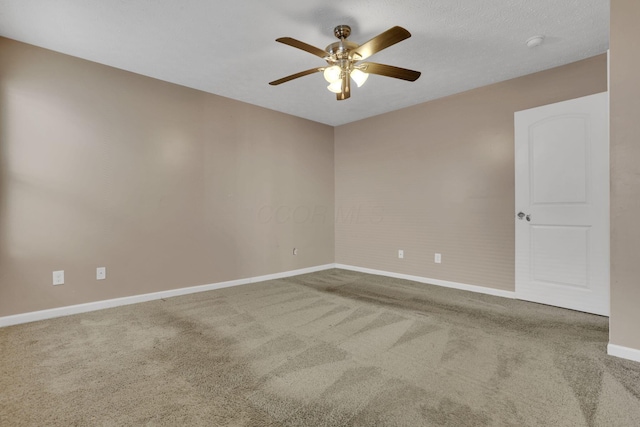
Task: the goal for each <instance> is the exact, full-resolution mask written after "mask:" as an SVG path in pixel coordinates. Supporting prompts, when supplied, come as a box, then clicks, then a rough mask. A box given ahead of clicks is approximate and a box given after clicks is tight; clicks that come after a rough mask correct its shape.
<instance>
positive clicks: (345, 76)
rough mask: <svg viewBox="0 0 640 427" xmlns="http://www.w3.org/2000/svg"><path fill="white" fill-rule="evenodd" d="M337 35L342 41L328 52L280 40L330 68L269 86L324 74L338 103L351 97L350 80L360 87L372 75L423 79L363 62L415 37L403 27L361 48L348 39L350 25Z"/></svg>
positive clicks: (338, 29) (416, 73) (417, 74)
mask: <svg viewBox="0 0 640 427" xmlns="http://www.w3.org/2000/svg"><path fill="white" fill-rule="evenodd" d="M333 34H335V36H336V37H337V38H338V39H340V41H337V42H334V43H331V44H330V45H329V46H327V47H326V48H325V50H322V49H319V48H317V47H315V46H311V45H309V44H307V43H304V42H301V41H300V40H296V39H293V38H291V37H281V38H279V39H276V41H277V42H280V43H283V44H286V45H289V46H293V47H295V48H298V49H301V50H304V51H306V52H309V53H311V54H313V55H316V56H319V57H320V58H322V59H324V60H325V61H327V64H328V66H326V67H317V68H311V69H310V70H305V71H301V72H299V73H296V74H292V75H290V76H287V77H283V78H281V79H278V80H274V81H272V82H270V83H269V84H270V85H272V86H275V85H279V84H281V83H285V82H288V81H290V80H293V79H297V78H299V77H303V76H307V75H309V74H313V73H318V72H323V73H324V78H325V79H326V80H327V82H329V86H328V87H327V89H329V90H330V91H331V92H334V93H335V94H336V97H337V99H338V101H340V100H344V99H347V98H349V97H350V96H351V80H350V78H349V77H351V78H352V79H353V80H354V81H355V82H356V85H357V86H358V87H360V86H362V85H363V84H364V82H365V81H366V80H367V78H368V77H369V74H378V75H381V76H387V77H393V78H396V79H402V80H407V81H410V82H413V81H416V80H417V79H418V77H420V72H419V71H413V70H408V69H406V68H400V67H394V66H393V65H385V64H376V63H375V62H360V61H363V60H365V59H367V58H368V57H370V56H371V55H373V54H374V53H378V52H380V51H381V50H383V49H386V48H388V47H389V46H393V45H394V44H396V43H398V42H401V41H402V40H405V39H408V38H409V37H411V33H410V32H409V31H407V30H405V29H404V28H402V27H397V26H396V27H393V28H390V29H388V30H387V31H385V32H384V33H381V34H378V35H377V36H375V37H374V38H372V39H371V40H369V41H368V42H366V43H363V44H361V45H358V44H357V43H353V42H351V41H348V40H347V37H349V35H350V34H351V27H349V26H348V25H338V26H337V27H335V28H334V30H333Z"/></svg>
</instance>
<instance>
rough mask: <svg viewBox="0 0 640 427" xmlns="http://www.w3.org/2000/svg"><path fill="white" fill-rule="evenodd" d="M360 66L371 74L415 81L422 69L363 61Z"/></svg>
mask: <svg viewBox="0 0 640 427" xmlns="http://www.w3.org/2000/svg"><path fill="white" fill-rule="evenodd" d="M358 68H359V69H361V70H362V71H364V72H365V73H369V74H378V75H380V76H386V77H393V78H396V79H402V80H408V81H410V82H415V81H416V80H418V77H420V74H421V73H420V71H413V70H408V69H406V68H400V67H394V66H393V65H385V64H376V63H375V62H361V63H359V64H358Z"/></svg>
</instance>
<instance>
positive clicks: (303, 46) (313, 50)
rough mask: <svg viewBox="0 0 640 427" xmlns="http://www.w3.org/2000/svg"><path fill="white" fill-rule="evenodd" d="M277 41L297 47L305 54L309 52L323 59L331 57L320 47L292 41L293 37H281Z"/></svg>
mask: <svg viewBox="0 0 640 427" xmlns="http://www.w3.org/2000/svg"><path fill="white" fill-rule="evenodd" d="M276 41H277V42H280V43H284V44H286V45H289V46H293V47H296V48H298V49H302V50H304V51H305V52H309V53H311V54H313V55H315V56H319V57H320V58H322V59H324V58H326V57H327V56H328V55H329V54H328V53H327V52H326V51H324V50H322V49H320V48H318V47H315V46H311V45H310V44H307V43H305V42H301V41H300V40H296V39H292V38H291V37H280V38H279V39H276Z"/></svg>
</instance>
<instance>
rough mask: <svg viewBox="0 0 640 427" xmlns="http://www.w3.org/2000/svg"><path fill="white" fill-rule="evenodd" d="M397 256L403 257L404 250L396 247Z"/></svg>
mask: <svg viewBox="0 0 640 427" xmlns="http://www.w3.org/2000/svg"><path fill="white" fill-rule="evenodd" d="M398 258H401V259H402V258H404V251H403V250H402V249H398Z"/></svg>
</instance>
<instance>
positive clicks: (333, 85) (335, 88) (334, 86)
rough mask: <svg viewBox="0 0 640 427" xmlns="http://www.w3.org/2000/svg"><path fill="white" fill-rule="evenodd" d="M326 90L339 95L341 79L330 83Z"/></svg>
mask: <svg viewBox="0 0 640 427" xmlns="http://www.w3.org/2000/svg"><path fill="white" fill-rule="evenodd" d="M327 89H329V90H330V91H331V92H333V93H341V92H342V79H340V80H336V81H335V82H333V83H331V84H330V85H329V86H327Z"/></svg>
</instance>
